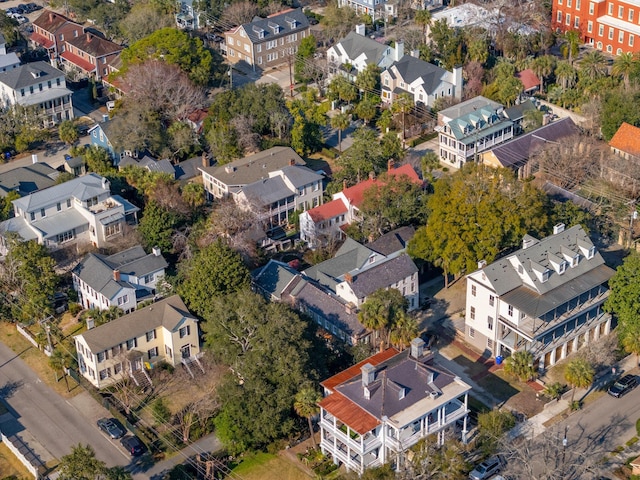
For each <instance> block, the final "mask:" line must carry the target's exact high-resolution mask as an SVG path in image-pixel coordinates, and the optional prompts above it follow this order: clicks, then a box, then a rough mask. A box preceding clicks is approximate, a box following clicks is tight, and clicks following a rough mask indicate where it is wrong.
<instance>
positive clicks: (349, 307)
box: [344, 302, 356, 315]
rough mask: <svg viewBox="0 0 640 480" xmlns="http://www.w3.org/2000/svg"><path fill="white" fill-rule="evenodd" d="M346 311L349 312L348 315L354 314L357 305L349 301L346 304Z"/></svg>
mask: <svg viewBox="0 0 640 480" xmlns="http://www.w3.org/2000/svg"><path fill="white" fill-rule="evenodd" d="M344 311H345V312H347V314H348V315H353V314H354V313H356V306H355V305H354V304H353V303H351V302H349V303H346V304H345V305H344Z"/></svg>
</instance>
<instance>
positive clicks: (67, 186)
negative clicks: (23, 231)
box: [13, 173, 109, 212]
mask: <svg viewBox="0 0 640 480" xmlns="http://www.w3.org/2000/svg"><path fill="white" fill-rule="evenodd" d="M103 181H104V182H105V183H103ZM105 192H109V183H108V181H106V179H105V178H103V177H101V176H100V175H98V174H97V173H89V174H87V175H83V176H82V177H76V178H74V179H71V180H69V181H68V182H64V183H61V184H60V185H54V186H53V187H49V188H45V189H44V190H40V191H38V192H34V193H32V194H31V195H27V196H26V197H22V198H18V199H17V200H14V201H13V204H14V205H16V206H18V207H19V208H20V209H21V210H24V211H25V212H31V211H35V210H38V209H40V208H42V207H46V206H47V205H52V204H54V203H55V202H56V201H58V200H60V201H62V200H66V199H67V198H71V197H74V198H77V199H78V200H87V199H89V198H92V197H95V196H98V195H101V194H103V193H105Z"/></svg>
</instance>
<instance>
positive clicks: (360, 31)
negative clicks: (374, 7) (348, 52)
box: [356, 23, 367, 37]
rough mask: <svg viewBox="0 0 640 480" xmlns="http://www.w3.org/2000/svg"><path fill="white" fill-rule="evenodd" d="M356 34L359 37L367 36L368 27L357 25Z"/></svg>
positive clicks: (362, 24)
mask: <svg viewBox="0 0 640 480" xmlns="http://www.w3.org/2000/svg"><path fill="white" fill-rule="evenodd" d="M356 33H357V34H358V35H362V36H363V37H364V36H365V35H366V34H367V30H366V27H365V25H364V23H361V24H359V25H356Z"/></svg>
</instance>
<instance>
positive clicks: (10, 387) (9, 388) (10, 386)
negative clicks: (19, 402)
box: [0, 380, 24, 398]
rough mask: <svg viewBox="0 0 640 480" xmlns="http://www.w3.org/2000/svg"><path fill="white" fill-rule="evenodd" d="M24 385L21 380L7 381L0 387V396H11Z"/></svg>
mask: <svg viewBox="0 0 640 480" xmlns="http://www.w3.org/2000/svg"><path fill="white" fill-rule="evenodd" d="M23 385H24V382H23V381H22V380H18V381H15V382H7V383H5V384H4V385H3V386H2V387H0V398H11V397H12V396H13V394H14V393H15V392H16V391H17V390H19V389H20V388H21V387H22V386H23Z"/></svg>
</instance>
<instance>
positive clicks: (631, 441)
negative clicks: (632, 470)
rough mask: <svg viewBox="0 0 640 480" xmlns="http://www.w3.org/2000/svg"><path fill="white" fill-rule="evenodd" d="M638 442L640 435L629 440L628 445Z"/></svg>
mask: <svg viewBox="0 0 640 480" xmlns="http://www.w3.org/2000/svg"><path fill="white" fill-rule="evenodd" d="M635 443H638V437H633V438H632V439H631V440H629V441H628V442H627V447H630V446H632V445H633V444H635ZM634 458H635V457H634Z"/></svg>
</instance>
